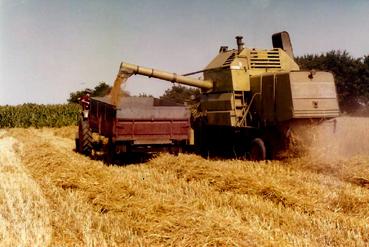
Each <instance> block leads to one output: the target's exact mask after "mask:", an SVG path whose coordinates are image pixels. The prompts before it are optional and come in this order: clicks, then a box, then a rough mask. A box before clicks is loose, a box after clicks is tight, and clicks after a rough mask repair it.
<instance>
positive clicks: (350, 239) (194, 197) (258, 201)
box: [0, 118, 369, 246]
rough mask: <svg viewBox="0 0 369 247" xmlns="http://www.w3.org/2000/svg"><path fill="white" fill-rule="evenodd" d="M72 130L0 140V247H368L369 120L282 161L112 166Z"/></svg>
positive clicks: (8, 132)
mask: <svg viewBox="0 0 369 247" xmlns="http://www.w3.org/2000/svg"><path fill="white" fill-rule="evenodd" d="M75 130H76V128H75V127H63V128H43V129H33V128H28V129H21V128H19V129H16V128H14V129H2V130H0V162H1V164H0V209H1V210H0V246H368V245H369V134H368V130H369V120H368V119H365V118H355V119H354V118H342V119H339V121H338V125H337V132H336V133H335V134H334V135H333V136H331V134H330V135H329V136H327V135H324V134H322V133H318V132H317V133H318V134H317V136H316V138H315V136H314V138H315V141H316V142H315V145H313V147H312V148H311V152H310V153H309V154H306V155H304V156H302V157H299V158H290V159H286V160H280V161H266V162H251V161H244V160H207V159H204V158H202V157H199V156H196V155H193V154H180V155H179V156H172V155H169V154H160V155H158V156H156V157H153V158H152V159H151V160H149V161H148V162H146V163H142V164H132V165H126V166H118V165H106V164H104V163H103V162H102V161H98V160H92V159H90V158H88V157H85V156H82V155H80V154H77V153H75V152H74V151H73V148H74V140H73V138H74V132H75Z"/></svg>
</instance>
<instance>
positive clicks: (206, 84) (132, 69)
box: [119, 62, 213, 90]
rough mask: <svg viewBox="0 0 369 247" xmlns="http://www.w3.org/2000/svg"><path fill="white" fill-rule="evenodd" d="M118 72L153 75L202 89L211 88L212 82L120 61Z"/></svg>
mask: <svg viewBox="0 0 369 247" xmlns="http://www.w3.org/2000/svg"><path fill="white" fill-rule="evenodd" d="M119 73H123V74H124V73H126V74H139V75H144V76H148V77H153V78H157V79H161V80H165V81H171V82H177V83H180V84H185V85H188V86H193V87H198V88H202V89H207V90H209V89H212V88H213V82H212V81H211V80H199V79H195V78H190V77H186V76H182V75H177V74H176V73H171V72H166V71H161V70H156V69H152V68H147V67H142V66H138V65H135V64H129V63H124V62H122V63H121V65H120V69H119Z"/></svg>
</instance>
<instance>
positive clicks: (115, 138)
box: [76, 97, 193, 154]
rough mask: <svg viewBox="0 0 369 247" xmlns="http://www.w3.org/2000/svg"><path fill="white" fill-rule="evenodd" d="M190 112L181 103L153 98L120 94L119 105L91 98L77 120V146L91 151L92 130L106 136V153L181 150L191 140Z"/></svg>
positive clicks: (86, 151) (102, 98)
mask: <svg viewBox="0 0 369 247" xmlns="http://www.w3.org/2000/svg"><path fill="white" fill-rule="evenodd" d="M190 116H191V114H190V111H189V109H188V108H187V107H186V106H184V105H178V104H175V103H171V102H167V101H163V100H160V99H156V98H152V97H123V98H122V99H121V101H120V104H119V105H118V106H115V105H112V104H111V103H110V99H109V98H107V97H94V98H91V102H90V107H89V111H88V117H87V118H84V119H82V120H81V121H80V125H79V133H78V138H77V139H76V145H77V147H76V149H77V150H78V151H79V152H81V153H85V154H90V153H91V151H92V150H93V147H94V145H93V140H92V133H97V134H99V135H100V136H103V137H106V138H108V139H109V144H108V145H109V152H112V153H127V152H157V151H170V152H180V151H181V150H182V148H183V147H184V146H186V145H188V144H192V143H193V131H192V129H191V126H190Z"/></svg>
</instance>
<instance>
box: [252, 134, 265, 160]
mask: <svg viewBox="0 0 369 247" xmlns="http://www.w3.org/2000/svg"><path fill="white" fill-rule="evenodd" d="M265 159H266V148H265V144H264V141H263V140H262V139H261V138H255V139H254V140H253V141H252V142H251V147H250V160H253V161H260V160H265Z"/></svg>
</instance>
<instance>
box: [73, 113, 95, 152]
mask: <svg viewBox="0 0 369 247" xmlns="http://www.w3.org/2000/svg"><path fill="white" fill-rule="evenodd" d="M78 134H79V138H78V144H77V142H76V149H77V151H78V152H79V153H81V154H85V155H90V154H91V152H92V133H91V129H90V125H89V124H88V120H83V119H81V120H80V122H79V126H78Z"/></svg>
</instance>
